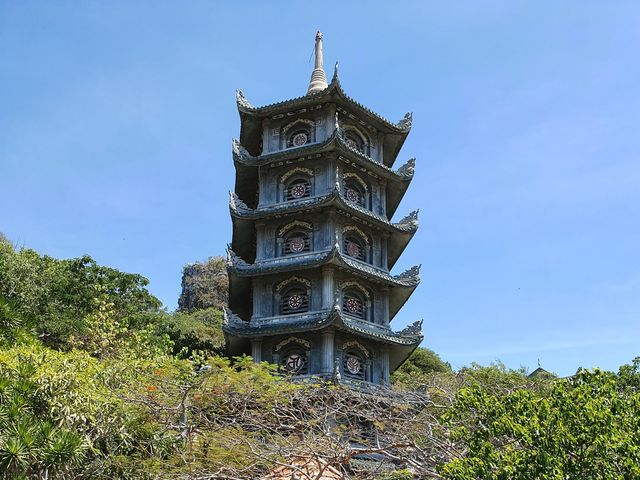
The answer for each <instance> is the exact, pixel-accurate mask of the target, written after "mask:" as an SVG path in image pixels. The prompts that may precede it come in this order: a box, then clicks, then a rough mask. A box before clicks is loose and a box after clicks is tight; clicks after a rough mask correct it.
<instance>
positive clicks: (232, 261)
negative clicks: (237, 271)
mask: <svg viewBox="0 0 640 480" xmlns="http://www.w3.org/2000/svg"><path fill="white" fill-rule="evenodd" d="M227 265H229V266H230V267H249V266H250V265H249V264H248V263H247V262H245V261H244V260H243V259H242V258H240V257H239V256H238V255H236V253H235V252H234V251H233V250H231V245H227Z"/></svg>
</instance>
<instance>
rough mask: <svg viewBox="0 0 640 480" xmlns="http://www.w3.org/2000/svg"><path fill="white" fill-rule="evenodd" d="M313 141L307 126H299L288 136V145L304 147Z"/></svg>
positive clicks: (290, 146)
mask: <svg viewBox="0 0 640 480" xmlns="http://www.w3.org/2000/svg"><path fill="white" fill-rule="evenodd" d="M310 141H311V132H310V130H309V129H307V128H298V129H295V130H294V131H293V132H291V133H290V134H289V136H288V137H287V147H288V148H294V147H302V146H303V145H306V144H307V143H309V142H310Z"/></svg>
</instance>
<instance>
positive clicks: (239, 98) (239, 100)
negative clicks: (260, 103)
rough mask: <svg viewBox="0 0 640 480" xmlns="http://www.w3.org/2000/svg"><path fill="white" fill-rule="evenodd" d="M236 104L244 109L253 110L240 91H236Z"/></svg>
mask: <svg viewBox="0 0 640 480" xmlns="http://www.w3.org/2000/svg"><path fill="white" fill-rule="evenodd" d="M236 103H237V104H238V105H240V106H241V107H244V108H250V109H253V108H255V107H254V106H253V105H251V103H249V100H247V97H245V96H244V92H243V91H242V90H236Z"/></svg>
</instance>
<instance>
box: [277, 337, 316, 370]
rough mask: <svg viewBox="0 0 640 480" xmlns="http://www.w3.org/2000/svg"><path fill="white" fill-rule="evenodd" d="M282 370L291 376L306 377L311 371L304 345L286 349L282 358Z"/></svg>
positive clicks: (295, 345)
mask: <svg viewBox="0 0 640 480" xmlns="http://www.w3.org/2000/svg"><path fill="white" fill-rule="evenodd" d="M280 369H281V370H282V372H284V373H286V374H289V375H305V374H306V373H307V372H308V371H309V359H308V358H307V352H306V350H305V349H304V347H303V346H302V345H297V344H294V345H292V346H290V347H288V348H286V349H285V350H284V351H283V352H282V355H281V356H280Z"/></svg>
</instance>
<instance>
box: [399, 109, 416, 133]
mask: <svg viewBox="0 0 640 480" xmlns="http://www.w3.org/2000/svg"><path fill="white" fill-rule="evenodd" d="M412 124H413V112H407V113H405V114H404V117H402V120H400V121H399V122H398V123H396V126H397V127H398V128H399V129H400V130H411V125H412Z"/></svg>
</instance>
